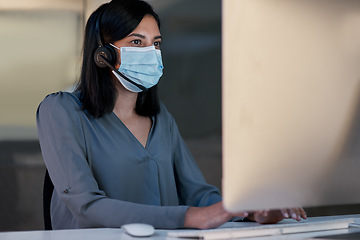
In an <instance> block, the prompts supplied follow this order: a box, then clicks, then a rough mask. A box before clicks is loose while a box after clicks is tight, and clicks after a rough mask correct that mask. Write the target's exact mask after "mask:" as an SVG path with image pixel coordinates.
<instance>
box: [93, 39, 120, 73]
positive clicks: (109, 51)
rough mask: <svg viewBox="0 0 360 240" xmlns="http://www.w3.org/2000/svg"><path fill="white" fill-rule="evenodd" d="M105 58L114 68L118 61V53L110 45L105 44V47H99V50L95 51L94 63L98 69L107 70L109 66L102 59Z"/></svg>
mask: <svg viewBox="0 0 360 240" xmlns="http://www.w3.org/2000/svg"><path fill="white" fill-rule="evenodd" d="M100 56H102V57H104V58H106V59H107V61H108V62H109V63H110V64H111V65H112V66H114V65H115V63H116V59H117V54H116V51H115V50H114V49H113V48H112V47H111V46H109V45H107V44H105V45H103V46H99V47H98V49H96V50H95V53H94V61H95V63H96V65H97V66H98V67H101V68H105V67H107V66H108V65H107V64H106V63H104V60H103V59H102V58H101V57H100Z"/></svg>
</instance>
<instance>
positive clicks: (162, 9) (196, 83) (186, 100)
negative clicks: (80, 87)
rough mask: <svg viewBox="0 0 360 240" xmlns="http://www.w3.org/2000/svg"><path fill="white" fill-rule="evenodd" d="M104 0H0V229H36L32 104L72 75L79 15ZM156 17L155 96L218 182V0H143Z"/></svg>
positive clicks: (40, 172) (38, 163)
mask: <svg viewBox="0 0 360 240" xmlns="http://www.w3.org/2000/svg"><path fill="white" fill-rule="evenodd" d="M103 2H107V1H104V0H11V1H8V0H0V39H1V40H0V42H1V44H0V52H1V56H2V57H1V58H0V192H1V199H0V212H1V215H2V217H1V218H0V231H9V230H34V229H43V219H42V184H43V177H44V169H45V166H44V164H43V160H42V156H41V152H40V147H39V143H38V138H37V131H36V121H35V115H36V109H37V106H38V105H39V103H40V102H41V101H42V99H43V98H44V97H45V96H46V95H47V94H48V93H51V92H56V91H60V90H61V91H67V90H69V89H71V88H72V87H73V86H74V84H75V82H76V81H77V80H78V77H79V69H80V65H81V49H82V40H83V39H82V37H83V29H84V22H85V21H86V19H87V18H88V16H89V14H91V12H92V11H93V10H94V9H95V8H97V7H98V6H99V5H100V4H102V3H103ZM149 2H150V3H151V4H152V5H153V7H154V9H155V10H156V11H157V13H158V14H159V16H160V19H161V21H162V22H161V24H162V28H161V32H162V35H163V44H162V50H163V60H164V65H165V73H164V76H163V77H162V79H161V81H160V83H159V91H160V97H161V99H162V101H163V102H164V103H165V104H166V105H167V107H168V109H169V110H170V111H171V112H172V114H173V115H174V117H175V119H176V121H177V123H178V125H179V128H180V131H181V133H182V135H183V137H184V138H185V140H186V142H187V144H188V146H189V148H190V149H191V151H192V152H193V155H194V157H195V158H196V160H197V161H198V163H199V165H200V167H201V168H202V170H203V172H204V175H205V177H206V179H207V180H208V181H209V182H210V183H211V184H214V185H216V186H218V187H219V188H221V185H220V184H221V1H220V0H196V1H192V0H171V1H169V0H149Z"/></svg>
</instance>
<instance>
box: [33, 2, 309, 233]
mask: <svg viewBox="0 0 360 240" xmlns="http://www.w3.org/2000/svg"><path fill="white" fill-rule="evenodd" d="M159 28H160V22H159V18H158V16H157V15H156V13H155V12H154V11H153V9H152V8H151V6H149V5H148V4H147V3H146V2H143V1H141V0H113V1H111V2H109V3H107V4H104V5H102V6H100V7H99V8H98V9H97V10H96V11H95V12H94V13H93V14H92V15H91V16H90V18H89V20H88V22H87V26H86V31H85V40H84V53H83V65H82V72H81V79H80V82H79V85H78V88H77V91H76V92H74V93H63V92H58V93H55V94H50V95H48V96H47V97H46V98H45V99H44V101H43V102H42V103H41V104H40V106H39V108H38V112H37V123H38V132H39V139H40V145H41V149H42V154H43V157H44V161H45V164H46V167H47V169H48V171H49V174H50V177H51V179H52V182H53V183H54V186H55V191H54V193H53V196H52V201H51V218H52V224H53V226H52V227H53V229H69V228H89V227H120V226H121V225H123V224H126V223H132V222H143V223H149V224H152V225H153V226H154V227H155V228H164V229H174V228H212V227H217V226H219V225H221V224H223V223H225V222H226V221H229V220H231V219H232V218H233V217H235V216H234V215H232V214H230V213H228V212H226V211H225V210H224V209H223V207H222V203H221V196H220V193H219V191H218V189H216V188H215V187H213V186H211V185H208V184H207V183H206V182H205V180H204V178H203V176H202V174H201V172H200V170H199V168H198V167H197V165H196V164H195V161H194V159H193V157H192V156H191V154H190V152H189V150H188V149H187V147H186V146H185V143H184V141H183V139H182V138H181V136H180V133H179V130H178V128H177V126H176V123H175V121H174V119H173V117H172V116H171V115H170V114H169V112H168V111H167V109H166V108H165V106H164V105H163V104H162V103H159V100H158V97H157V86H156V84H157V82H158V80H159V78H160V77H161V75H162V69H163V66H162V59H161V52H160V45H161V34H160V30H159ZM289 213H290V214H293V216H292V217H293V218H295V219H298V220H299V219H300V217H305V213H304V212H303V210H302V209H301V208H299V209H291V210H282V211H280V210H279V211H264V212H256V213H251V214H249V213H239V214H236V215H237V216H243V217H245V216H248V218H249V219H250V220H253V221H258V222H261V223H268V222H277V221H279V220H281V219H283V218H285V217H289V216H288V215H287V214H289Z"/></svg>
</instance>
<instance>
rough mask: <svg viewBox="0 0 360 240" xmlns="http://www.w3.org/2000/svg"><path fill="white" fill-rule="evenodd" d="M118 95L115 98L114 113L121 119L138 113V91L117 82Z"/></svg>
mask: <svg viewBox="0 0 360 240" xmlns="http://www.w3.org/2000/svg"><path fill="white" fill-rule="evenodd" d="M116 91H117V97H116V100H115V106H114V110H113V111H114V113H115V114H116V115H117V116H118V117H119V118H120V119H127V118H129V117H132V116H134V114H136V111H135V107H136V100H137V96H138V94H137V93H134V92H130V91H128V90H126V89H125V88H124V87H123V86H122V85H121V83H120V82H119V84H116Z"/></svg>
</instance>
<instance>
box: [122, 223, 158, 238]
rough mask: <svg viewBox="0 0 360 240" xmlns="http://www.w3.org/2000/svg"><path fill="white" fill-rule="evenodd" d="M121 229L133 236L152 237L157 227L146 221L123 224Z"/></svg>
mask: <svg viewBox="0 0 360 240" xmlns="http://www.w3.org/2000/svg"><path fill="white" fill-rule="evenodd" d="M121 229H122V230H124V232H126V233H127V234H129V235H131V236H133V237H150V236H152V235H154V233H155V228H154V227H153V226H151V225H150V224H146V223H129V224H125V225H122V226H121Z"/></svg>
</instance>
